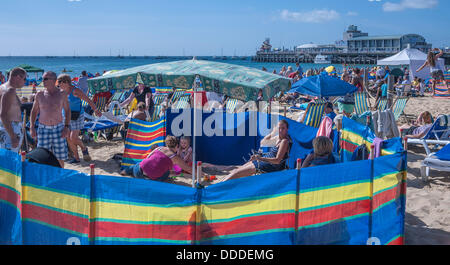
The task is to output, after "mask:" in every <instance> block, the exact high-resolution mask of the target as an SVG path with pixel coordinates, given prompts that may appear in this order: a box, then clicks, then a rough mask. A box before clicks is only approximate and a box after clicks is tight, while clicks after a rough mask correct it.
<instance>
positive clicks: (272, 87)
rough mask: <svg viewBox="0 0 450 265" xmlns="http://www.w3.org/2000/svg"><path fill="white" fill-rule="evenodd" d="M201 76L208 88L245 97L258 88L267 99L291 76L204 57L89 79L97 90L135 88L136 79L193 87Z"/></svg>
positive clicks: (252, 96) (254, 96)
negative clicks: (203, 58) (205, 59)
mask: <svg viewBox="0 0 450 265" xmlns="http://www.w3.org/2000/svg"><path fill="white" fill-rule="evenodd" d="M197 76H198V77H199V78H200V80H201V83H202V84H203V89H204V90H205V91H213V92H217V93H220V94H224V95H228V96H230V97H232V98H236V99H239V100H242V101H251V100H254V101H256V99H257V97H258V92H259V90H262V92H263V97H264V100H268V99H269V98H272V97H273V96H275V95H276V94H277V93H278V92H280V91H287V90H289V89H290V86H291V80H290V79H288V78H285V77H282V76H279V75H276V74H272V73H268V72H264V71H261V70H257V69H255V68H249V67H245V66H239V65H234V64H226V63H218V62H212V61H202V60H185V61H175V62H166V63H156V64H149V65H144V66H139V67H133V68H129V69H125V70H121V71H117V72H114V73H110V74H107V75H104V76H100V77H96V78H93V79H89V80H88V85H89V89H90V91H91V92H92V93H93V94H95V93H98V92H104V91H109V90H114V89H130V88H134V87H135V85H136V82H139V83H143V84H145V85H147V86H150V87H176V88H183V89H190V88H192V85H193V84H194V81H195V78H196V77H197Z"/></svg>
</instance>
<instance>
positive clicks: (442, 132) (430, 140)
mask: <svg viewBox="0 0 450 265" xmlns="http://www.w3.org/2000/svg"><path fill="white" fill-rule="evenodd" d="M449 143H450V115H440V116H438V117H437V119H436V120H435V121H434V123H433V125H432V126H431V128H430V130H429V131H428V133H427V134H426V135H425V136H424V137H423V138H422V139H408V144H419V145H423V147H424V148H425V151H426V153H427V155H430V154H431V151H430V149H429V147H428V144H432V145H436V146H437V145H446V144H449Z"/></svg>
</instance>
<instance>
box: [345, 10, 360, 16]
mask: <svg viewBox="0 0 450 265" xmlns="http://www.w3.org/2000/svg"><path fill="white" fill-rule="evenodd" d="M357 15H359V14H358V13H357V12H353V11H348V12H347V16H351V17H355V16H357Z"/></svg>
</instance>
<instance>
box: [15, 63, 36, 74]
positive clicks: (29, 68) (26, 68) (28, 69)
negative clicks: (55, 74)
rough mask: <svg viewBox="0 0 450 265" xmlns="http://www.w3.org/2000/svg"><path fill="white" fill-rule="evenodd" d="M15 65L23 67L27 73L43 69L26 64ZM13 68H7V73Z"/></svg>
mask: <svg viewBox="0 0 450 265" xmlns="http://www.w3.org/2000/svg"><path fill="white" fill-rule="evenodd" d="M17 67H20V68H23V69H24V70H25V71H27V73H43V72H44V69H41V68H38V67H34V66H31V65H28V64H21V65H18V66H17ZM12 69H13V68H11V69H9V70H8V71H7V73H9V72H11V70H12Z"/></svg>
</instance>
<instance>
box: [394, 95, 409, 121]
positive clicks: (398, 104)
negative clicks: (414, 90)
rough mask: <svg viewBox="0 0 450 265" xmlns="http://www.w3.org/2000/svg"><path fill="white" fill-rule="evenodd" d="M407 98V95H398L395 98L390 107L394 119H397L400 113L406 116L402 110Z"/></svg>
mask: <svg viewBox="0 0 450 265" xmlns="http://www.w3.org/2000/svg"><path fill="white" fill-rule="evenodd" d="M408 100H409V98H408V97H398V98H397V99H396V100H395V102H394V106H393V107H392V112H394V117H395V120H398V119H399V118H400V116H401V115H403V116H405V117H407V116H406V114H405V113H404V110H405V107H406V103H407V102H408Z"/></svg>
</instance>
